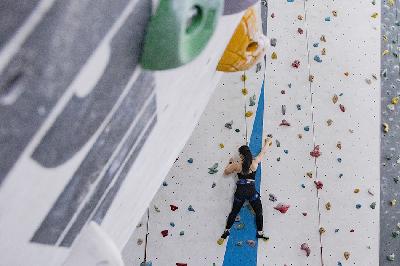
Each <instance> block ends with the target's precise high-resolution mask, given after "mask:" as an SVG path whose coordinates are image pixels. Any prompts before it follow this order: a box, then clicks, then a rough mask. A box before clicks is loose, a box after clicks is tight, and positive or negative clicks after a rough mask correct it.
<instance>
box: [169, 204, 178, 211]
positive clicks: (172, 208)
mask: <svg viewBox="0 0 400 266" xmlns="http://www.w3.org/2000/svg"><path fill="white" fill-rule="evenodd" d="M169 207H170V208H171V211H173V212H174V211H176V210H177V209H178V207H177V206H175V205H169Z"/></svg>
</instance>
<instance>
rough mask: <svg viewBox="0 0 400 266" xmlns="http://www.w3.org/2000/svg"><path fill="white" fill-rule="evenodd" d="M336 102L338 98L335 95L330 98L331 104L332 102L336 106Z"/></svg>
mask: <svg viewBox="0 0 400 266" xmlns="http://www.w3.org/2000/svg"><path fill="white" fill-rule="evenodd" d="M338 100H339V96H337V95H336V94H334V95H333V97H332V102H333V103H334V104H336V103H337V101H338Z"/></svg>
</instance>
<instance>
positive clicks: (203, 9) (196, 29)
mask: <svg viewBox="0 0 400 266" xmlns="http://www.w3.org/2000/svg"><path fill="white" fill-rule="evenodd" d="M222 4H223V3H222V0H219V1H206V0H201V1H178V0H160V1H159V5H158V8H157V10H156V12H155V14H154V15H153V16H152V18H151V20H150V24H149V26H148V27H147V31H146V37H145V40H144V47H143V52H142V56H141V59H140V61H141V64H142V67H143V68H145V69H151V70H165V69H171V68H176V67H179V66H182V65H184V64H187V63H189V62H190V61H192V60H193V59H194V58H196V57H197V56H198V55H199V54H200V53H201V51H202V50H203V49H204V48H205V47H206V45H207V43H208V41H209V40H210V38H211V36H212V35H213V33H214V30H215V27H216V25H217V22H218V18H219V17H220V15H221V13H222Z"/></svg>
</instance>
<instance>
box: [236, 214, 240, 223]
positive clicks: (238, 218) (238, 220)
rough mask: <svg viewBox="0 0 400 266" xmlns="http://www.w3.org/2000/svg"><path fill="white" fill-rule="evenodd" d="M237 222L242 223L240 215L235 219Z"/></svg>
mask: <svg viewBox="0 0 400 266" xmlns="http://www.w3.org/2000/svg"><path fill="white" fill-rule="evenodd" d="M235 222H240V215H239V214H238V215H237V216H236V217H235Z"/></svg>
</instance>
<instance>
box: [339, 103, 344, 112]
mask: <svg viewBox="0 0 400 266" xmlns="http://www.w3.org/2000/svg"><path fill="white" fill-rule="evenodd" d="M339 108H340V111H342V112H343V113H344V112H345V111H346V109H345V107H344V105H342V104H340V105H339Z"/></svg>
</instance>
